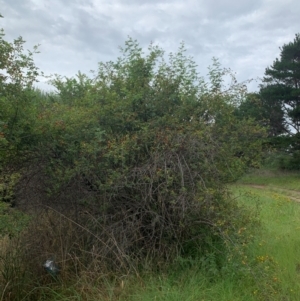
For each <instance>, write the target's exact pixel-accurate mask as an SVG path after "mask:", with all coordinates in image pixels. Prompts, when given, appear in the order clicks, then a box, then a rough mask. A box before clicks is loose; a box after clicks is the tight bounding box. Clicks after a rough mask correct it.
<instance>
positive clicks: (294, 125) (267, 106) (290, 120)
mask: <svg viewBox="0 0 300 301" xmlns="http://www.w3.org/2000/svg"><path fill="white" fill-rule="evenodd" d="M280 50H281V53H280V58H279V59H278V58H277V59H276V60H275V61H274V62H273V64H272V65H271V66H270V67H268V68H267V69H266V71H265V77H264V79H263V83H262V85H261V88H260V97H261V100H262V103H263V107H264V110H265V111H266V112H269V121H270V133H271V135H270V136H273V137H277V138H276V139H273V141H274V143H275V145H276V147H279V148H281V149H284V150H286V151H289V152H291V153H292V154H293V160H296V161H295V162H297V161H298V160H300V158H299V154H298V153H299V138H298V137H299V133H300V35H299V34H296V36H295V38H294V41H292V42H290V43H288V44H284V45H283V46H282V48H280ZM282 134H285V135H284V137H282ZM279 135H281V137H279ZM296 158H298V159H296ZM297 165H299V164H298V163H297V164H294V166H295V167H296V166H297Z"/></svg>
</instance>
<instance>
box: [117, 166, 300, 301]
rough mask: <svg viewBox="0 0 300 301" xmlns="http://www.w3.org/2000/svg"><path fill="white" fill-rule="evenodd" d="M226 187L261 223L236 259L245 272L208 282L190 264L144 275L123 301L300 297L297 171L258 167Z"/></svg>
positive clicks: (282, 298) (298, 182)
mask: <svg viewBox="0 0 300 301" xmlns="http://www.w3.org/2000/svg"><path fill="white" fill-rule="evenodd" d="M230 189H231V190H232V192H233V195H234V197H236V198H238V200H239V202H240V204H242V205H245V206H247V207H249V208H250V209H251V210H252V211H255V212H257V214H258V219H259V221H260V223H261V230H260V231H259V232H258V233H257V235H256V236H255V237H254V239H253V242H252V243H250V244H249V245H248V246H247V247H246V250H244V251H243V254H242V255H241V257H240V258H238V259H237V260H236V263H235V264H236V265H237V267H238V268H239V269H240V268H241V266H243V265H244V275H243V269H242V272H241V274H238V275H235V274H234V272H233V271H231V273H230V272H229V273H226V274H225V277H222V276H219V277H216V278H215V279H214V280H211V279H209V277H207V275H204V274H202V273H201V271H199V270H198V269H197V263H196V262H195V265H194V266H191V268H190V269H189V270H187V271H182V272H181V273H174V274H173V275H172V274H168V275H166V276H162V277H152V278H151V277H149V278H148V279H145V282H144V283H143V285H140V284H137V285H136V287H135V289H133V292H134V293H132V294H131V295H127V296H126V298H124V299H122V300H206V301H208V300H221V301H222V300H224V301H225V300H226V301H229V300H236V301H237V300H245V301H246V300H295V301H298V300H300V235H299V234H300V196H299V194H300V174H297V173H283V172H276V171H267V170H263V171H257V172H255V173H252V174H249V175H247V176H245V177H244V178H242V179H241V180H240V181H239V182H238V183H236V184H235V185H233V186H232V187H231V188H230ZM298 197H299V203H298V202H297V200H298ZM233 267H234V266H230V267H229V269H232V268H233Z"/></svg>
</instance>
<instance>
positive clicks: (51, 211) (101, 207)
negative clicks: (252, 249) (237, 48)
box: [0, 37, 265, 271]
mask: <svg viewBox="0 0 300 301" xmlns="http://www.w3.org/2000/svg"><path fill="white" fill-rule="evenodd" d="M22 47H23V42H22V40H21V39H19V40H16V41H15V42H14V43H8V42H6V41H4V39H3V37H1V40H0V60H1V62H0V63H1V68H2V69H3V70H4V72H5V74H6V75H5V76H2V77H1V78H0V89H1V91H0V93H1V94H0V105H1V110H0V132H1V134H0V155H1V158H0V164H1V185H2V186H1V187H2V188H1V189H0V193H1V196H2V198H3V200H4V195H5V194H6V196H7V195H8V194H7V193H9V195H10V197H6V198H5V201H11V200H12V199H14V203H15V206H16V208H19V209H22V210H25V212H27V213H28V214H30V215H32V216H34V217H35V218H34V219H33V220H32V223H31V225H30V226H29V230H28V231H27V232H26V231H25V233H24V234H23V238H22V240H21V243H23V246H22V248H23V249H24V250H25V251H24V253H25V255H24V256H27V257H26V258H27V261H26V262H27V264H31V267H32V268H31V269H30V271H35V270H36V269H37V268H36V269H34V268H33V267H34V266H35V267H37V266H39V263H40V262H41V260H42V258H44V257H45V256H46V255H47V254H56V256H57V257H58V260H59V261H61V262H65V263H66V265H67V262H68V261H67V260H66V259H67V257H68V256H70V257H72V258H73V259H74V258H81V259H80V262H81V264H82V265H81V268H82V267H83V266H85V267H87V266H88V267H89V268H90V269H92V266H93V268H94V269H97V268H100V267H101V269H102V268H103V267H106V268H112V269H126V270H128V269H131V268H137V267H138V266H139V264H140V263H143V262H145V260H148V261H149V262H153V263H154V262H155V263H156V264H159V265H160V264H162V262H164V263H168V262H171V261H172V260H173V259H174V258H175V257H176V256H179V255H180V256H196V255H197V254H198V255H199V254H204V253H205V252H207V251H208V250H209V249H210V250H211V248H212V246H213V248H214V249H215V250H217V252H221V251H222V248H224V246H225V241H226V240H227V239H228V238H231V239H233V238H234V237H235V235H236V233H237V231H236V229H237V228H238V227H240V226H241V224H242V223H243V220H245V219H244V218H245V216H244V215H243V213H242V210H241V209H240V208H239V207H238V206H237V205H236V204H235V202H234V201H233V200H231V199H230V198H229V196H228V193H227V191H226V186H225V185H226V183H229V182H231V181H233V180H235V179H236V178H237V177H239V176H240V175H241V174H242V173H243V172H244V171H245V170H246V169H247V168H249V167H251V166H257V165H258V164H259V161H260V154H261V142H262V139H263V137H264V135H265V133H264V130H262V129H261V127H260V126H258V125H256V124H255V123H254V122H253V121H251V119H242V118H237V117H235V114H233V113H234V111H235V108H236V106H237V105H238V104H239V102H240V101H241V99H243V98H244V96H245V91H244V85H242V84H241V85H240V84H238V83H237V82H236V81H235V80H234V78H233V81H232V85H230V86H228V87H225V85H224V84H223V76H224V75H231V74H230V71H228V70H223V69H222V68H221V67H220V65H219V63H218V61H217V60H213V65H212V67H211V68H210V70H209V80H208V81H207V82H206V81H204V80H203V78H201V77H200V76H199V74H198V72H197V67H196V65H195V63H194V62H193V60H192V59H191V58H189V57H187V56H186V55H185V49H184V46H183V45H181V46H180V48H179V50H178V52H176V53H173V54H170V55H168V56H167V55H166V54H165V53H164V52H163V50H162V49H160V48H159V47H157V46H154V45H150V46H149V49H148V50H147V51H146V53H144V52H143V51H142V49H141V47H140V46H139V44H138V43H137V42H136V41H134V40H132V39H129V40H128V41H127V42H126V43H125V47H124V48H123V49H121V56H120V57H119V58H118V59H117V60H116V61H115V62H107V63H100V64H99V68H98V70H97V72H95V73H94V75H93V76H92V77H88V76H87V75H84V74H81V73H79V74H78V75H76V76H75V77H73V78H63V77H60V76H56V77H53V78H52V80H51V84H52V85H53V86H54V87H55V88H56V92H55V93H50V94H45V93H43V92H40V91H37V90H35V89H34V88H33V86H32V84H33V81H34V79H35V77H36V76H37V75H38V70H37V68H36V67H35V65H34V63H33V60H32V53H29V54H28V55H26V54H24V51H23V49H22ZM12 179H14V181H15V179H18V181H15V182H16V183H14V185H13V187H14V188H12V185H10V184H9V183H11V181H12ZM9 185H10V186H9ZM5 187H6V188H7V187H10V188H9V189H6V188H5ZM5 189H6V190H10V192H7V191H6V190H5ZM64 260H65V261H64ZM93 260H94V261H93ZM95 260H96V261H95ZM92 262H94V264H93V265H92ZM95 262H97V264H95ZM72 263H73V264H74V261H72Z"/></svg>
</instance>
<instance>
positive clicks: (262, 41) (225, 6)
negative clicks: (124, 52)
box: [0, 0, 300, 90]
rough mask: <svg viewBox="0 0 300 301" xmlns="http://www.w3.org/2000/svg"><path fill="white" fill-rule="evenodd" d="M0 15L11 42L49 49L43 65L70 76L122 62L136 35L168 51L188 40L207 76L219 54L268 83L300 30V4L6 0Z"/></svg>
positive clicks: (293, 0) (289, 0) (274, 0)
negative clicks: (270, 69) (269, 71)
mask: <svg viewBox="0 0 300 301" xmlns="http://www.w3.org/2000/svg"><path fill="white" fill-rule="evenodd" d="M0 13H1V14H2V15H3V16H4V18H3V19H0V28H1V27H2V28H4V30H5V33H6V40H8V41H12V40H13V39H14V38H17V37H18V36H22V37H23V38H24V40H26V41H27V43H26V48H28V49H30V48H31V47H32V46H33V45H36V44H41V46H40V51H41V53H40V54H38V55H37V56H36V59H35V61H36V64H37V65H38V66H39V68H40V69H41V70H42V71H44V72H45V73H46V74H53V73H58V74H60V75H65V76H74V75H75V74H76V73H77V72H78V70H80V71H82V72H85V73H88V72H89V70H96V69H97V66H98V65H97V63H98V62H100V61H108V60H114V59H116V57H117V56H118V55H119V50H118V46H122V45H124V42H125V40H126V39H127V37H128V36H130V37H132V38H134V39H137V40H138V41H139V43H140V45H141V46H142V47H145V48H146V47H147V46H148V45H149V43H150V42H151V41H152V42H154V43H155V44H158V45H160V46H161V47H162V48H163V49H164V50H165V51H166V52H175V51H176V49H178V47H179V44H180V42H181V41H184V42H185V45H186V48H187V49H188V55H191V56H192V57H194V60H195V61H196V63H197V64H198V66H199V71H200V73H201V74H202V75H203V76H205V75H206V74H207V67H208V65H210V63H211V58H212V57H213V56H214V57H217V58H219V60H220V62H221V64H222V66H224V67H230V68H231V69H232V70H233V71H235V72H236V73H237V77H238V80H240V81H243V80H247V79H250V78H257V77H262V76H263V74H264V70H265V68H266V67H267V66H270V65H271V64H272V62H273V61H274V60H275V58H276V57H279V54H280V50H279V47H280V46H282V45H283V44H284V43H288V42H290V41H292V40H293V39H294V36H295V34H296V33H298V32H300V0H109V1H108V0H106V1H105V0H51V1H50V0H0ZM258 84H259V83H258V82H256V83H252V84H251V85H250V86H249V88H250V90H255V89H256V88H257V86H258Z"/></svg>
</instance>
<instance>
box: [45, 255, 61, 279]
mask: <svg viewBox="0 0 300 301" xmlns="http://www.w3.org/2000/svg"><path fill="white" fill-rule="evenodd" d="M43 267H44V268H45V269H46V271H47V272H48V273H50V274H51V275H53V276H56V275H57V274H58V273H59V272H60V268H59V266H58V265H57V264H56V263H55V262H54V260H53V259H47V260H46V262H45V263H44V264H43Z"/></svg>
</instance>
